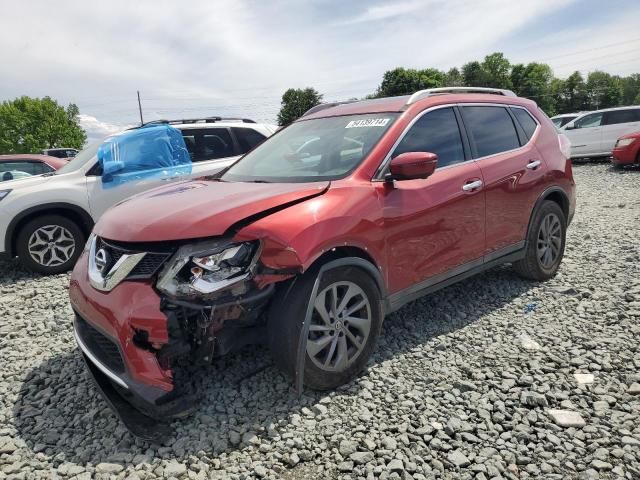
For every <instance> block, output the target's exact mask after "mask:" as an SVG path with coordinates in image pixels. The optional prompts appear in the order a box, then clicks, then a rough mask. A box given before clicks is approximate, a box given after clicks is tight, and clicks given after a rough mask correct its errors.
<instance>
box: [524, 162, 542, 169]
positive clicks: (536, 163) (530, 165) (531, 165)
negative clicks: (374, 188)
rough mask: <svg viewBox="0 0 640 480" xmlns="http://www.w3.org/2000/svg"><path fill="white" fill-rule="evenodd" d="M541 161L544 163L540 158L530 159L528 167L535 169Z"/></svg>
mask: <svg viewBox="0 0 640 480" xmlns="http://www.w3.org/2000/svg"><path fill="white" fill-rule="evenodd" d="M540 163H542V162H540V160H530V161H529V163H527V168H528V169H531V170H535V169H536V168H538V167H539V166H540Z"/></svg>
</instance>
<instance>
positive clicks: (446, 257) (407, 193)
mask: <svg viewBox="0 0 640 480" xmlns="http://www.w3.org/2000/svg"><path fill="white" fill-rule="evenodd" d="M481 179H482V174H481V171H480V168H479V167H478V166H477V165H476V163H475V162H473V161H468V162H464V163H459V164H455V165H452V166H450V167H448V168H441V169H438V170H436V171H435V173H434V174H433V175H432V176H431V177H429V178H427V179H424V180H406V181H397V182H395V187H390V186H389V185H388V184H384V183H379V184H378V186H377V188H378V190H379V195H380V198H381V203H382V208H383V218H384V230H385V240H386V250H387V259H388V265H389V271H388V272H387V275H388V284H389V288H390V293H395V292H398V291H399V290H402V289H404V288H407V287H410V286H412V285H415V284H416V283H419V282H421V281H423V280H426V279H428V278H430V277H433V276H435V275H437V274H440V273H443V272H446V271H448V270H451V269H453V268H455V267H457V266H459V265H462V264H465V263H468V262H470V261H472V260H477V259H480V258H482V255H483V253H484V249H485V243H484V234H485V232H484V230H485V219H484V210H485V200H484V191H483V190H482V188H479V189H475V190H470V191H465V190H463V189H462V187H463V186H464V185H465V184H466V183H469V182H471V181H474V180H475V181H477V180H481Z"/></svg>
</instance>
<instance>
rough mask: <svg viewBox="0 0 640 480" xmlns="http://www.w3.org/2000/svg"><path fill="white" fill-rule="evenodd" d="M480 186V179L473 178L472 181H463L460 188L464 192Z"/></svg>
mask: <svg viewBox="0 0 640 480" xmlns="http://www.w3.org/2000/svg"><path fill="white" fill-rule="evenodd" d="M481 186H482V180H475V181H473V182H469V183H465V184H464V185H463V186H462V190H464V191H465V192H470V191H472V190H476V189H478V188H480V187H481Z"/></svg>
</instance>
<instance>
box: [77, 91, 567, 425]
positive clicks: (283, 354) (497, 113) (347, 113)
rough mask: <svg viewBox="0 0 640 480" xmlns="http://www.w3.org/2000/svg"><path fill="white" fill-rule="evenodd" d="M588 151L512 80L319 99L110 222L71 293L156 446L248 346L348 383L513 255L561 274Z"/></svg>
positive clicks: (311, 374) (105, 375) (100, 228)
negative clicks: (400, 327) (393, 324)
mask: <svg viewBox="0 0 640 480" xmlns="http://www.w3.org/2000/svg"><path fill="white" fill-rule="evenodd" d="M568 150H569V145H568V142H567V141H566V139H565V138H564V137H562V136H559V135H558V133H557V131H556V129H555V128H554V126H553V124H552V123H551V121H550V120H549V119H548V118H547V117H546V115H545V114H544V113H543V112H542V111H541V110H540V109H539V108H538V107H537V106H536V104H535V103H534V102H532V101H530V100H527V99H524V98H517V97H516V96H515V95H514V94H513V93H512V92H510V91H506V90H491V89H453V88H452V89H432V90H424V91H420V92H417V93H415V94H413V95H411V96H406V97H395V98H383V99H377V100H367V101H361V102H353V103H347V104H332V105H322V106H319V107H315V108H314V109H312V110H311V111H309V112H308V113H307V114H305V115H304V116H303V117H302V118H300V119H299V120H298V121H296V122H294V123H293V124H292V125H290V126H288V127H287V128H285V129H283V130H281V131H280V132H278V133H277V134H276V135H274V136H273V137H271V138H270V139H268V140H267V141H265V142H264V143H263V144H261V145H260V146H258V147H257V148H256V149H254V150H253V151H251V152H250V153H248V154H247V155H245V156H244V157H242V158H241V159H240V160H239V161H237V162H236V163H234V164H233V165H232V166H230V167H229V168H227V169H226V170H225V171H224V172H222V173H221V174H218V175H216V176H215V177H207V178H200V179H196V180H193V181H189V182H182V183H178V184H176V185H171V186H167V187H165V188H159V189H155V190H152V191H149V192H147V193H144V194H141V195H138V196H137V197H135V198H134V199H131V200H129V201H125V202H123V203H121V204H119V205H117V206H115V207H114V208H112V209H110V210H109V211H108V212H107V213H106V214H105V215H104V216H103V217H102V218H101V220H100V221H99V222H98V224H97V225H96V227H95V229H94V231H93V234H92V236H91V238H90V239H89V242H88V244H87V247H86V249H85V252H84V254H83V255H82V256H81V257H80V259H79V261H78V263H77V265H76V267H75V270H74V272H73V275H72V277H71V286H70V296H71V302H72V305H73V309H74V310H75V312H76V320H75V332H76V338H77V341H78V344H79V346H80V348H81V350H82V351H83V354H84V357H85V360H86V362H87V366H88V368H89V370H90V371H91V372H92V374H93V376H94V378H95V379H96V382H97V384H98V385H99V386H100V388H101V390H102V391H103V393H104V394H105V396H106V398H108V399H109V401H110V402H111V404H112V405H114V406H115V408H116V411H118V412H119V413H120V415H121V418H122V419H123V420H124V421H125V423H126V424H127V425H128V426H129V428H131V429H132V430H133V431H134V432H135V433H137V434H138V435H142V436H147V437H151V436H153V435H156V434H157V431H156V430H155V428H156V426H157V425H158V423H156V421H162V420H166V419H168V418H171V417H174V416H177V415H181V414H183V413H184V412H185V411H187V410H188V409H190V408H191V407H192V406H193V399H194V398H195V397H196V395H195V392H194V391H193V390H192V389H191V385H192V384H191V382H190V380H191V379H192V378H193V377H192V374H191V366H193V365H198V364H208V363H210V362H212V361H213V360H214V359H215V358H216V357H218V356H220V355H224V354H226V353H228V352H230V351H232V350H235V349H237V348H238V347H240V346H243V345H246V344H252V343H265V344H267V345H269V347H270V348H271V351H272V354H273V357H274V360H275V362H276V364H277V365H278V366H280V367H281V368H282V369H283V370H284V371H285V372H287V373H288V374H290V375H291V376H292V378H294V379H295V381H296V384H297V386H298V387H299V388H302V386H303V385H307V386H309V387H311V388H314V389H331V388H334V387H336V386H338V385H340V384H343V383H345V382H348V381H349V380H350V379H352V378H353V377H354V376H355V375H356V374H357V373H358V372H359V371H361V369H362V368H363V367H364V365H365V364H366V362H367V358H368V357H369V355H370V354H371V352H372V351H373V350H374V348H375V345H376V339H377V337H378V334H379V332H380V327H381V324H382V320H383V318H384V316H385V315H386V314H388V313H389V312H392V311H394V310H396V309H398V308H400V307H401V306H402V305H404V304H405V303H407V302H410V301H412V300H414V299H416V298H418V297H420V296H422V295H425V294H427V293H429V292H433V291H434V290H436V289H438V288H441V287H444V286H447V285H450V284H451V283H453V282H456V281H458V280H460V279H463V278H465V277H467V276H469V275H472V274H474V273H477V272H480V271H482V270H485V269H487V268H490V267H493V266H496V265H500V264H503V263H512V264H513V266H514V268H515V270H516V271H517V272H519V273H520V274H521V275H523V276H524V277H526V278H530V279H533V280H546V279H548V278H550V277H552V276H553V275H555V273H556V271H557V270H558V268H559V266H560V262H561V260H562V256H563V252H564V246H565V233H566V229H567V225H568V224H569V222H570V221H571V218H572V216H573V213H574V206H575V184H574V181H573V177H572V171H571V163H570V161H569V160H568V156H569V151H568ZM141 413H142V415H141ZM150 418H151V419H155V420H153V421H152V420H150ZM150 426H152V427H153V428H151V427H150Z"/></svg>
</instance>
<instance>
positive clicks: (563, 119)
mask: <svg viewBox="0 0 640 480" xmlns="http://www.w3.org/2000/svg"><path fill="white" fill-rule="evenodd" d="M583 113H586V112H577V113H561V114H560V115H556V116H554V117H551V121H552V122H553V124H554V125H555V126H556V128H557V129H560V128H562V127H564V126H565V125H566V124H567V123H569V122H570V121H571V120H574V119H576V118H578V117H579V116H580V115H582V114H583Z"/></svg>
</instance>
